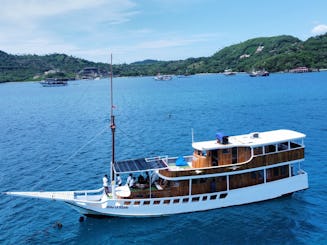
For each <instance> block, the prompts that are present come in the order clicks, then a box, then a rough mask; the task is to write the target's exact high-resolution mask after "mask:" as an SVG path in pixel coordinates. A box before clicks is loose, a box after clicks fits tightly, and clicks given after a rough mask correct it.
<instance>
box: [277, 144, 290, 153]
mask: <svg viewBox="0 0 327 245" xmlns="http://www.w3.org/2000/svg"><path fill="white" fill-rule="evenodd" d="M277 147H278V151H285V150H287V149H288V142H283V143H279V144H278V145H277Z"/></svg>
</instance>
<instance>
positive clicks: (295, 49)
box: [0, 33, 327, 82]
mask: <svg viewBox="0 0 327 245" xmlns="http://www.w3.org/2000/svg"><path fill="white" fill-rule="evenodd" d="M299 66H305V67H308V68H311V69H322V68H327V33H326V34H324V35H319V36H315V37H310V38H308V39H307V40H305V41H301V40H300V39H298V38H296V37H293V36H290V35H280V36H273V37H256V38H252V39H248V40H246V41H244V42H241V43H238V44H233V45H230V46H227V47H224V48H222V49H221V50H219V51H217V52H216V53H214V54H213V55H212V56H209V57H198V58H188V59H185V60H176V61H158V60H153V59H147V60H144V61H137V62H133V63H130V64H118V65H113V73H114V75H117V76H141V75H142V76H153V75H156V74H157V73H161V74H195V73H218V72H223V71H224V70H226V69H231V70H233V71H237V72H249V71H251V70H256V69H265V70H268V71H270V72H278V71H288V70H290V69H293V68H295V67H299ZM85 67H95V68H96V69H97V70H99V71H101V72H99V74H102V75H103V74H108V71H109V65H108V64H105V63H101V62H92V61H88V60H85V59H80V58H76V57H73V56H68V55H66V54H59V53H55V54H47V55H30V54H29V55H12V54H7V53H5V52H3V51H1V50H0V82H8V81H28V80H42V79H45V78H47V77H49V76H52V77H53V76H60V77H65V78H69V79H74V78H75V77H78V74H79V73H80V71H81V70H83V69H84V68H85ZM49 71H52V72H49Z"/></svg>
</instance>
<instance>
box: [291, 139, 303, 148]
mask: <svg viewBox="0 0 327 245" xmlns="http://www.w3.org/2000/svg"><path fill="white" fill-rule="evenodd" d="M290 147H291V149H295V148H299V147H302V139H301V140H294V141H292V142H291V143H290Z"/></svg>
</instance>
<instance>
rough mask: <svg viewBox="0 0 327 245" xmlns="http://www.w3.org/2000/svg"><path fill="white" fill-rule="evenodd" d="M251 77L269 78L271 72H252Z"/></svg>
mask: <svg viewBox="0 0 327 245" xmlns="http://www.w3.org/2000/svg"><path fill="white" fill-rule="evenodd" d="M249 75H250V77H268V76H269V72H268V71H265V70H260V71H252V72H250V74H249Z"/></svg>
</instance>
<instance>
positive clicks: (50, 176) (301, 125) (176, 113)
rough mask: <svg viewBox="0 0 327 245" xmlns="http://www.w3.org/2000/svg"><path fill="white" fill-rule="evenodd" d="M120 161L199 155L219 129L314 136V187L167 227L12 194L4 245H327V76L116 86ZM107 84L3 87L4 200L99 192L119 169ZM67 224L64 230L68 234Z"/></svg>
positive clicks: (0, 158) (179, 218)
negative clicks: (196, 148)
mask: <svg viewBox="0 0 327 245" xmlns="http://www.w3.org/2000/svg"><path fill="white" fill-rule="evenodd" d="M113 99H114V104H115V109H114V112H115V115H116V124H117V131H116V132H117V134H116V137H117V138H116V139H117V146H116V153H117V154H116V160H123V159H130V158H137V157H150V156H158V155H169V156H179V155H189V154H191V153H192V147H191V141H192V137H191V129H192V128H193V130H194V138H195V141H202V140H212V139H214V137H215V134H216V133H217V132H224V133H225V134H226V135H237V134H244V133H250V132H260V131H266V130H274V129H292V130H297V131H300V132H303V133H305V134H306V135H307V138H306V140H305V144H306V160H305V162H303V163H302V168H303V169H304V170H305V171H307V172H308V174H309V186H310V188H309V189H307V190H305V191H301V192H297V193H295V194H294V195H293V196H290V197H286V198H280V199H276V200H272V201H266V202H260V203H255V204H249V205H244V206H237V207H230V208H224V209H216V210H213V211H206V212H198V213H191V214H182V215H174V216H167V217H158V218H134V219H133V218H132V219H128V218H104V219H95V218H86V219H85V221H84V222H79V217H80V214H79V213H77V212H76V211H75V210H73V209H71V208H70V207H69V206H67V205H66V204H64V203H61V202H54V201H47V200H38V199H28V198H22V197H12V196H6V195H3V194H1V195H0V196H1V198H0V244H130V243H136V244H327V170H326V169H327V167H326V166H327V165H326V164H327V150H326V139H327V72H320V73H319V72H318V73H306V74H271V75H270V76H269V77H255V78H252V77H249V76H248V75H245V74H238V75H236V76H224V75H213V74H212V75H195V76H191V77H187V78H177V77H175V78H174V79H173V80H171V81H155V80H153V78H151V77H137V78H136V77H133V78H116V79H114V98H113ZM109 104H110V93H109V81H108V79H103V80H98V81H88V80H84V81H72V82H69V85H68V86H66V87H50V88H44V87H42V86H41V85H40V84H39V83H34V82H22V83H15V82H13V83H4V84H0V115H1V116H0V192H1V193H3V192H5V191H40V190H44V191H45V190H48V191H55V190H58V191H59V190H62V191H64V190H78V189H80V190H81V189H97V188H100V187H101V186H102V176H103V174H105V173H108V172H109V162H110V158H111V143H110V140H111V133H110V130H109V118H110V116H109V111H110V105H109ZM57 223H61V224H62V228H61V229H59V228H58V227H57V225H56V224H57Z"/></svg>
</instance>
